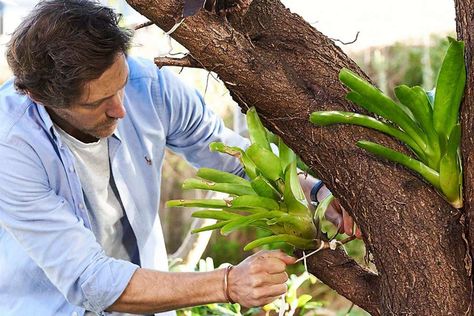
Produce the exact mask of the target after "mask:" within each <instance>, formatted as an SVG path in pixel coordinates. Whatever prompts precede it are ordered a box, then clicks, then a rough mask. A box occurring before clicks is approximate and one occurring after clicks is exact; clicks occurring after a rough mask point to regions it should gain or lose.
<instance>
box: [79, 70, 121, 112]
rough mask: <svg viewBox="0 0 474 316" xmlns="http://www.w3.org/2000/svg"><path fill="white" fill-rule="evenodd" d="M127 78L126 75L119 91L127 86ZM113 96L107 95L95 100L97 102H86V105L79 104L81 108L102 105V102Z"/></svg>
mask: <svg viewBox="0 0 474 316" xmlns="http://www.w3.org/2000/svg"><path fill="white" fill-rule="evenodd" d="M128 77H129V76H128V75H127V78H126V79H125V82H124V84H123V85H122V86H121V87H120V89H119V90H122V89H123V88H125V86H126V85H127V82H128ZM114 95H115V94H113V95H109V96H108V97H104V98H102V99H99V100H97V101H92V102H87V103H81V105H83V106H88V105H95V104H98V103H102V102H103V101H105V100H107V99H109V98H111V97H113V96H114Z"/></svg>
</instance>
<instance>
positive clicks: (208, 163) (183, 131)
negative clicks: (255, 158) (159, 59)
mask: <svg viewBox="0 0 474 316" xmlns="http://www.w3.org/2000/svg"><path fill="white" fill-rule="evenodd" d="M159 78H160V86H161V89H160V90H161V92H162V97H163V104H164V108H165V111H164V113H165V115H164V116H165V117H164V122H163V124H164V125H165V126H167V130H168V132H167V145H168V147H169V148H170V149H171V150H173V151H175V152H177V153H180V154H182V155H183V156H184V157H185V158H186V160H188V161H189V162H190V163H191V164H192V165H193V166H195V167H210V168H216V169H221V170H224V171H227V172H232V173H234V174H238V175H241V176H242V175H243V174H244V172H243V169H242V166H241V165H240V163H239V161H238V160H237V159H236V158H234V157H231V156H229V155H225V154H221V153H213V152H211V151H210V150H209V144H210V143H211V142H223V143H225V144H226V145H229V146H238V147H241V148H246V147H247V146H248V144H249V141H248V140H247V139H246V138H244V137H242V136H240V135H239V134H237V133H235V132H234V131H232V130H230V129H228V128H227V127H225V125H224V123H223V121H222V119H221V118H220V117H218V116H217V115H216V114H215V113H214V112H212V111H211V110H210V109H209V108H208V107H207V106H206V105H205V103H204V100H203V98H202V96H201V95H200V94H199V92H197V91H196V90H195V89H193V88H190V87H188V86H187V85H186V84H184V83H182V82H181V81H180V80H179V79H178V78H176V76H175V75H174V74H172V73H171V72H170V71H167V70H166V69H162V70H160V71H159Z"/></svg>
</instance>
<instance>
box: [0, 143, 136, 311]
mask: <svg viewBox="0 0 474 316" xmlns="http://www.w3.org/2000/svg"><path fill="white" fill-rule="evenodd" d="M0 158H1V159H0V160H1V161H2V166H1V169H0V225H1V226H3V227H4V228H5V230H6V231H7V232H8V233H10V234H11V235H12V236H13V238H14V239H15V240H16V241H17V242H18V243H19V245H20V246H21V247H22V248H23V250H24V251H25V252H26V253H27V254H28V255H29V256H30V257H31V258H32V259H33V261H34V262H35V263H36V264H37V265H38V266H39V267H40V268H41V269H42V270H43V271H44V272H45V274H46V276H47V277H48V278H49V280H50V281H51V282H52V283H53V284H54V285H55V286H56V288H57V289H58V290H59V291H60V292H61V293H62V294H63V295H64V297H65V298H66V299H67V300H68V301H69V302H70V303H72V304H74V305H77V306H81V307H83V308H85V309H87V310H91V311H94V312H100V311H103V310H105V309H106V308H107V307H109V306H110V305H112V304H113V303H114V302H115V301H116V300H117V298H118V297H119V296H120V295H121V294H122V292H123V291H124V289H125V288H126V286H127V285H128V283H129V281H130V279H131V277H132V275H133V273H134V272H135V270H136V269H137V268H138V266H136V265H135V264H132V263H130V262H126V261H123V260H116V259H113V258H110V257H107V256H106V255H105V253H104V251H103V250H102V248H101V247H100V245H99V244H98V243H97V242H96V239H95V237H94V235H93V233H92V232H91V231H90V230H89V229H87V228H86V227H85V226H84V223H83V220H82V219H81V218H80V216H77V215H76V214H75V212H74V209H73V207H72V205H71V204H70V203H69V202H68V201H67V200H66V199H65V198H63V197H61V196H59V195H58V194H57V193H56V192H54V191H53V190H52V189H51V187H50V184H49V181H48V176H47V173H46V171H45V168H44V166H43V165H42V162H41V160H40V158H39V157H38V155H37V154H36V152H35V151H34V150H33V148H31V146H29V145H28V144H27V143H26V142H23V141H21V140H17V141H10V142H8V143H5V142H2V143H0Z"/></svg>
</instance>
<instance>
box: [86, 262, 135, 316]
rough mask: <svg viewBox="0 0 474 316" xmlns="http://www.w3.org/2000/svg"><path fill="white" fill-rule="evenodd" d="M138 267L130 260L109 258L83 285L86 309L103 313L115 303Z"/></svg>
mask: <svg viewBox="0 0 474 316" xmlns="http://www.w3.org/2000/svg"><path fill="white" fill-rule="evenodd" d="M138 268H139V266H137V265H136V264H133V263H131V262H128V261H124V260H118V259H113V258H107V262H104V263H103V264H101V267H100V268H99V269H97V270H95V271H94V273H92V274H91V275H90V276H89V277H87V279H86V280H85V281H84V283H83V284H82V285H81V288H82V291H83V293H84V297H85V298H86V299H85V301H84V307H85V309H86V310H90V311H92V312H95V313H101V312H102V311H104V310H105V309H107V308H108V307H109V306H111V305H112V304H113V303H115V301H116V300H117V299H118V298H119V297H120V295H122V293H123V291H124V290H125V288H126V287H127V286H128V283H129V282H130V279H131V278H132V276H133V274H134V273H135V271H136V270H137V269H138Z"/></svg>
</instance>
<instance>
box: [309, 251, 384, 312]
mask: <svg viewBox="0 0 474 316" xmlns="http://www.w3.org/2000/svg"><path fill="white" fill-rule="evenodd" d="M307 262H308V270H310V271H311V273H312V274H314V275H315V276H316V277H317V278H318V279H319V280H321V281H322V282H323V283H324V284H326V285H328V286H329V287H331V288H332V289H334V290H335V291H336V292H337V293H339V294H340V295H342V296H344V297H346V298H348V299H349V300H351V301H352V302H353V303H354V304H356V305H357V306H359V307H361V308H363V309H365V310H366V311H367V312H369V313H370V314H371V315H373V316H376V315H380V299H381V297H380V278H379V276H378V275H377V274H375V273H373V272H371V271H369V270H367V269H365V268H363V267H361V266H360V265H359V264H358V263H357V262H355V261H354V260H352V259H351V258H350V257H348V256H347V255H346V253H345V252H344V251H343V250H340V249H338V250H335V251H333V250H323V251H320V252H318V253H316V254H314V255H313V256H311V257H309V258H308V259H307Z"/></svg>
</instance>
